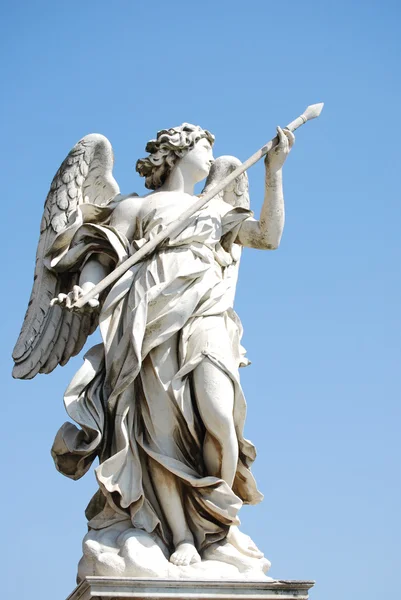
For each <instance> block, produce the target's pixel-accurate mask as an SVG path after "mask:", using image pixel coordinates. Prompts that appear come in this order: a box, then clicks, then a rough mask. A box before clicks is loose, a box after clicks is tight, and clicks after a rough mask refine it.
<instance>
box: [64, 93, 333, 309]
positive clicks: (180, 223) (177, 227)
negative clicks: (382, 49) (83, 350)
mask: <svg viewBox="0 0 401 600" xmlns="http://www.w3.org/2000/svg"><path fill="white" fill-rule="evenodd" d="M322 109H323V102H321V103H320V104H311V105H310V106H308V108H307V109H306V110H305V112H304V113H302V115H300V116H299V117H297V118H296V119H295V120H294V121H291V123H289V124H288V125H287V127H286V129H289V130H290V131H295V130H296V129H298V127H301V125H303V124H304V123H306V122H307V121H311V120H312V119H316V117H318V116H319V115H320V113H321V112H322ZM278 142H279V139H278V136H276V137H274V138H273V139H272V140H270V142H268V143H267V144H265V145H264V146H263V147H262V148H260V150H258V151H257V152H255V154H253V155H252V156H251V157H249V158H248V160H246V161H245V162H244V163H242V165H240V166H239V167H237V168H236V169H235V170H234V171H233V172H232V173H230V174H229V175H227V177H225V178H224V179H223V180H222V181H221V182H220V183H219V184H217V185H216V186H215V187H214V188H213V189H212V190H210V191H209V192H207V193H206V194H205V195H204V196H201V197H200V198H199V200H197V201H196V202H194V204H192V205H191V206H190V207H189V208H188V209H187V210H186V211H184V212H183V213H182V214H181V215H180V217H179V218H178V219H176V220H175V221H174V222H173V223H170V225H168V226H167V227H165V228H164V229H163V231H161V232H160V233H159V234H158V235H156V236H155V237H154V238H153V239H152V240H150V241H148V242H147V243H146V244H144V245H143V246H142V248H140V249H139V250H138V251H137V252H135V254H133V255H132V256H130V257H129V258H127V260H125V261H124V262H123V263H122V264H121V265H119V266H118V267H116V268H115V269H114V271H112V272H111V273H109V275H107V276H106V277H105V278H104V279H102V281H100V282H99V283H98V284H97V285H95V286H94V287H93V288H92V289H91V290H90V291H89V292H88V293H86V294H85V295H84V296H81V298H78V300H76V301H75V302H74V303H73V304H72V306H71V308H82V307H83V306H84V305H85V304H86V303H87V302H88V301H89V300H92V298H94V297H95V296H97V294H100V293H101V292H103V291H104V290H105V289H106V288H107V287H108V286H109V285H111V284H112V283H114V282H115V281H117V279H119V278H120V277H121V276H122V275H124V273H125V272H126V271H128V269H130V268H131V267H133V266H134V265H136V264H137V263H138V262H140V261H141V260H143V259H144V258H146V257H147V256H149V255H150V254H151V253H152V252H153V251H154V250H155V249H156V248H157V246H159V245H160V244H162V243H163V242H164V241H165V240H166V239H167V238H169V237H172V236H174V235H175V234H176V233H178V232H180V231H181V230H182V229H183V228H184V227H185V225H186V223H187V221H188V220H189V219H190V218H191V217H192V216H193V215H194V214H195V213H196V212H197V211H198V210H200V209H201V208H202V207H203V206H204V205H205V204H206V203H207V202H209V200H211V199H212V198H213V197H214V196H216V194H218V193H219V192H221V191H222V190H223V189H224V188H225V187H226V186H227V185H228V184H230V183H231V182H232V181H234V179H236V178H237V177H238V176H239V175H241V174H242V173H243V172H244V171H246V170H247V169H249V167H252V165H254V164H255V163H256V162H258V160H260V159H261V158H262V157H263V156H265V155H266V154H267V153H268V152H269V151H270V150H271V149H272V148H274V147H275V146H277V144H278Z"/></svg>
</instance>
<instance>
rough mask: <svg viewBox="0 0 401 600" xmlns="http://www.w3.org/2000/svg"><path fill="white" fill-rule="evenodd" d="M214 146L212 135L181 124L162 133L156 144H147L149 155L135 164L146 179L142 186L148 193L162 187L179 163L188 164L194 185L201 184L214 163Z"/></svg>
mask: <svg viewBox="0 0 401 600" xmlns="http://www.w3.org/2000/svg"><path fill="white" fill-rule="evenodd" d="M213 143H214V135H213V134H211V133H210V131H207V130H206V129H202V128H201V127H199V126H198V125H190V124H189V123H183V124H182V125H180V126H179V127H172V128H171V129H163V130H162V131H159V132H158V133H157V136H156V139H155V140H150V141H149V142H148V143H147V144H146V152H149V155H148V156H146V157H145V158H140V159H139V160H138V161H137V163H136V170H137V171H138V173H139V175H140V176H141V177H145V186H146V187H147V188H148V189H149V190H157V189H158V188H159V187H161V186H162V185H163V183H164V182H165V181H166V179H167V177H168V176H169V174H170V173H171V171H172V169H173V168H174V167H175V165H176V164H177V163H178V161H179V160H181V161H182V162H183V163H184V162H185V163H188V165H187V166H190V167H191V168H192V169H193V171H194V173H195V174H196V178H197V181H202V179H204V178H205V177H206V176H207V175H208V173H209V171H210V167H211V164H212V162H213V156H212V146H213Z"/></svg>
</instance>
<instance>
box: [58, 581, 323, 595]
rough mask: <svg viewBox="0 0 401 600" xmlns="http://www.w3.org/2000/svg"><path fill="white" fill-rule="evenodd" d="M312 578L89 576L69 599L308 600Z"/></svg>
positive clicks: (312, 583)
mask: <svg viewBox="0 0 401 600" xmlns="http://www.w3.org/2000/svg"><path fill="white" fill-rule="evenodd" d="M313 585H314V582H313V581H273V580H272V581H263V582H262V581H247V582H245V581H242V582H240V581H235V582H234V581H204V580H203V581H196V580H193V581H174V580H171V579H170V580H165V579H142V578H121V577H87V578H86V579H85V580H84V581H82V582H81V583H80V584H79V586H78V587H77V588H76V589H75V590H74V591H73V593H72V594H71V595H70V596H69V597H68V598H67V600H117V599H118V598H124V599H125V600H308V598H309V595H308V591H309V589H310V588H311V587H312V586H313Z"/></svg>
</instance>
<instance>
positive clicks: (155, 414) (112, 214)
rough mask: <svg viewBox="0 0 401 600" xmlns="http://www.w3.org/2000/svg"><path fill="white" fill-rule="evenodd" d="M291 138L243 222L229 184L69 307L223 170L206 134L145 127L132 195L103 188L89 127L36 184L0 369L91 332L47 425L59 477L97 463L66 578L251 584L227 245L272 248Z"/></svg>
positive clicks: (47, 358) (53, 355)
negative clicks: (31, 236) (35, 235)
mask: <svg viewBox="0 0 401 600" xmlns="http://www.w3.org/2000/svg"><path fill="white" fill-rule="evenodd" d="M293 141H294V136H293V134H292V133H291V132H290V131H288V130H287V131H283V130H281V129H280V128H278V143H277V145H276V146H275V147H274V148H273V147H272V149H271V151H270V152H268V154H267V156H266V159H265V165H266V173H265V198H264V202H263V206H262V209H261V213H260V218H259V220H257V219H254V218H253V216H252V213H251V211H250V210H249V196H248V182H247V176H246V174H245V173H244V174H243V175H241V176H240V177H239V178H237V179H236V180H235V181H234V182H233V185H232V186H231V187H230V188H227V189H225V190H224V191H222V192H221V193H220V194H219V195H218V196H216V197H214V198H212V199H211V200H210V201H209V202H208V203H207V205H205V206H204V207H202V209H200V210H199V211H198V212H195V213H194V214H193V215H192V217H191V218H190V219H189V220H188V223H187V224H186V225H185V227H183V229H182V230H181V231H179V232H177V233H176V234H175V235H172V236H170V237H169V238H168V240H165V242H164V243H163V244H162V246H161V247H158V248H157V250H156V251H154V252H153V254H152V255H150V256H149V257H146V259H144V260H143V261H141V262H140V263H138V264H137V265H135V266H134V267H133V268H131V269H130V270H128V271H127V272H126V273H125V274H124V275H122V276H121V277H120V278H119V279H118V280H117V281H116V282H115V283H114V284H113V285H112V286H111V287H110V288H108V289H107V290H106V292H105V293H104V294H103V295H101V296H100V297H98V298H93V299H92V300H91V301H90V302H89V303H88V304H87V305H86V306H85V307H84V308H83V309H82V310H80V311H76V310H75V308H74V302H75V301H76V300H77V299H78V298H80V297H82V295H84V294H85V292H87V291H88V290H91V289H93V288H94V286H95V285H96V284H97V283H99V282H100V281H101V280H103V278H104V277H105V276H106V275H107V274H109V273H110V272H112V271H113V270H115V269H116V268H118V267H119V265H121V264H122V263H123V262H124V261H125V260H126V259H127V258H128V257H130V256H133V255H134V254H135V252H136V251H137V250H138V249H140V248H141V247H143V246H144V244H146V243H148V242H150V241H151V240H152V239H155V236H157V235H158V234H159V232H160V231H161V230H162V229H163V228H164V227H165V226H166V225H167V224H171V223H173V222H174V221H175V220H176V219H178V218H179V216H180V214H181V213H182V211H183V207H184V206H186V207H187V206H191V205H192V204H193V203H194V202H195V192H194V186H195V185H196V184H197V183H198V182H200V181H201V180H202V179H204V178H205V177H207V176H208V180H207V186H206V187H208V188H213V187H214V186H215V185H217V183H218V181H220V180H221V178H222V177H224V176H225V175H226V173H227V172H229V171H230V170H232V169H233V168H234V167H235V165H236V164H238V161H237V159H234V158H233V157H224V158H221V159H220V160H219V159H218V160H216V161H215V162H214V159H213V153H212V146H213V142H214V136H212V134H210V132H208V131H206V130H203V129H201V128H200V127H198V126H193V125H189V124H183V125H182V126H180V127H177V128H172V129H170V130H164V131H162V132H159V134H158V136H157V139H156V140H151V141H150V142H149V143H148V145H147V147H146V149H147V152H149V155H148V156H147V157H145V158H144V159H141V160H139V161H138V163H137V170H138V171H139V173H140V175H142V176H143V177H145V180H146V187H147V188H148V189H150V190H152V191H151V193H150V194H148V195H145V196H143V197H138V196H137V195H136V194H128V195H126V196H123V195H121V194H120V193H119V187H118V185H117V183H116V182H115V180H114V178H113V175H112V167H113V152H112V148H111V145H110V143H109V141H108V140H107V139H106V138H104V137H103V136H100V135H98V134H93V135H89V136H86V137H85V138H83V139H82V140H81V141H80V142H79V143H78V144H77V145H76V146H75V147H74V148H73V150H72V151H71V152H70V154H69V155H68V156H67V157H66V159H65V161H64V162H63V163H62V165H61V167H60V169H59V171H58V172H57V174H56V176H55V178H54V179H53V182H52V185H51V188H50V191H49V194H48V197H47V199H46V203H45V210H44V214H43V219H42V223H41V234H40V239H39V245H38V251H37V260H36V268H35V282H34V286H33V290H32V295H31V301H30V304H29V307H28V311H27V314H26V317H25V321H24V324H23V327H22V330H21V334H20V337H19V339H18V342H17V344H16V347H15V349H14V354H13V357H14V361H15V368H14V372H13V373H14V376H15V377H19V378H23V379H30V378H32V377H34V376H35V375H36V374H37V373H38V372H40V373H50V372H51V371H52V370H53V369H54V368H56V366H57V365H58V364H61V365H64V364H65V363H66V362H68V360H69V359H70V357H71V356H74V355H75V354H77V353H78V352H79V351H80V350H81V348H82V347H83V345H84V343H85V341H86V339H87V337H88V335H89V334H90V333H91V332H92V331H94V329H95V328H96V327H97V326H99V328H100V332H101V335H102V343H101V344H98V345H96V346H94V347H93V348H91V350H90V351H89V352H88V353H87V354H86V355H85V360H84V364H83V366H82V367H81V368H80V369H79V371H78V372H77V374H76V375H75V377H74V378H73V380H72V381H71V384H70V385H69V387H68V389H67V391H66V393H65V396H64V401H65V406H66V409H67V412H68V414H69V417H70V418H71V419H72V420H73V421H75V422H76V423H77V424H78V426H79V427H77V426H75V425H73V424H72V423H71V422H67V423H65V424H64V425H63V426H62V427H61V429H60V430H59V432H58V433H57V435H56V439H55V441H54V444H53V448H52V455H53V458H54V461H55V464H56V467H57V469H58V470H59V471H60V472H61V473H63V474H64V475H65V476H67V477H70V478H72V479H79V478H80V477H82V476H83V475H84V474H85V473H86V472H87V471H88V469H89V468H90V467H91V464H92V463H93V461H95V460H96V459H99V466H98V467H97V468H96V470H95V473H96V477H97V481H98V484H99V490H98V492H97V494H96V495H95V497H94V498H93V500H92V501H91V503H90V505H89V507H88V509H87V512H86V514H87V517H88V526H89V529H90V531H89V533H88V535H87V536H86V538H85V540H84V557H83V560H82V561H81V563H80V567H79V570H80V576H81V577H84V576H86V575H87V574H89V573H90V574H104V575H112V574H117V573H118V574H119V575H135V576H139V575H140V576H147V577H153V576H163V577H166V578H169V577H172V578H179V577H196V578H202V577H209V578H229V579H237V578H242V579H247V578H248V579H249V578H253V579H258V578H262V579H263V578H265V575H264V573H265V572H266V570H267V569H268V567H269V565H270V563H269V561H267V560H266V559H265V558H264V556H263V553H262V552H261V551H260V550H259V549H258V548H257V547H256V546H255V544H254V543H253V542H252V540H251V539H250V538H249V537H248V536H246V535H244V534H243V533H242V532H241V531H240V530H239V528H238V525H239V518H238V512H239V510H240V508H241V506H242V505H243V504H256V503H257V502H260V501H261V499H262V494H261V493H260V492H259V490H258V488H257V485H256V482H255V479H254V477H253V474H252V472H251V465H252V463H253V461H254V460H255V457H256V451H255V448H254V446H253V445H252V443H251V442H250V441H248V440H247V439H245V437H244V435H243V430H244V423H245V416H246V402H245V398H244V394H243V391H242V388H241V385H240V375H239V368H240V367H242V366H246V364H247V362H248V361H247V359H246V358H245V356H244V349H243V348H242V346H241V343H240V341H241V336H242V326H241V322H240V319H239V317H238V315H237V314H236V313H235V311H234V308H233V303H234V295H235V287H236V282H237V276H238V268H239V260H240V257H241V249H242V247H243V246H247V247H250V248H257V249H265V250H271V249H275V248H277V247H278V245H279V243H280V238H281V234H282V230H283V225H284V200H283V190H282V167H283V165H284V162H285V160H286V158H287V156H288V154H289V152H290V149H291V147H292V144H293ZM216 562H217V565H216V564H215V563H216Z"/></svg>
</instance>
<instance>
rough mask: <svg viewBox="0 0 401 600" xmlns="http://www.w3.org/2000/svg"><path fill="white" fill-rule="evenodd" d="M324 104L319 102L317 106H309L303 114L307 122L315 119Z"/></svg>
mask: <svg viewBox="0 0 401 600" xmlns="http://www.w3.org/2000/svg"><path fill="white" fill-rule="evenodd" d="M323 106H324V102H319V103H318V104H311V105H310V106H308V108H307V109H306V110H305V112H304V117H306V120H307V121H310V120H311V119H316V118H317V117H318V116H319V115H320V113H321V112H322V110H323Z"/></svg>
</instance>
